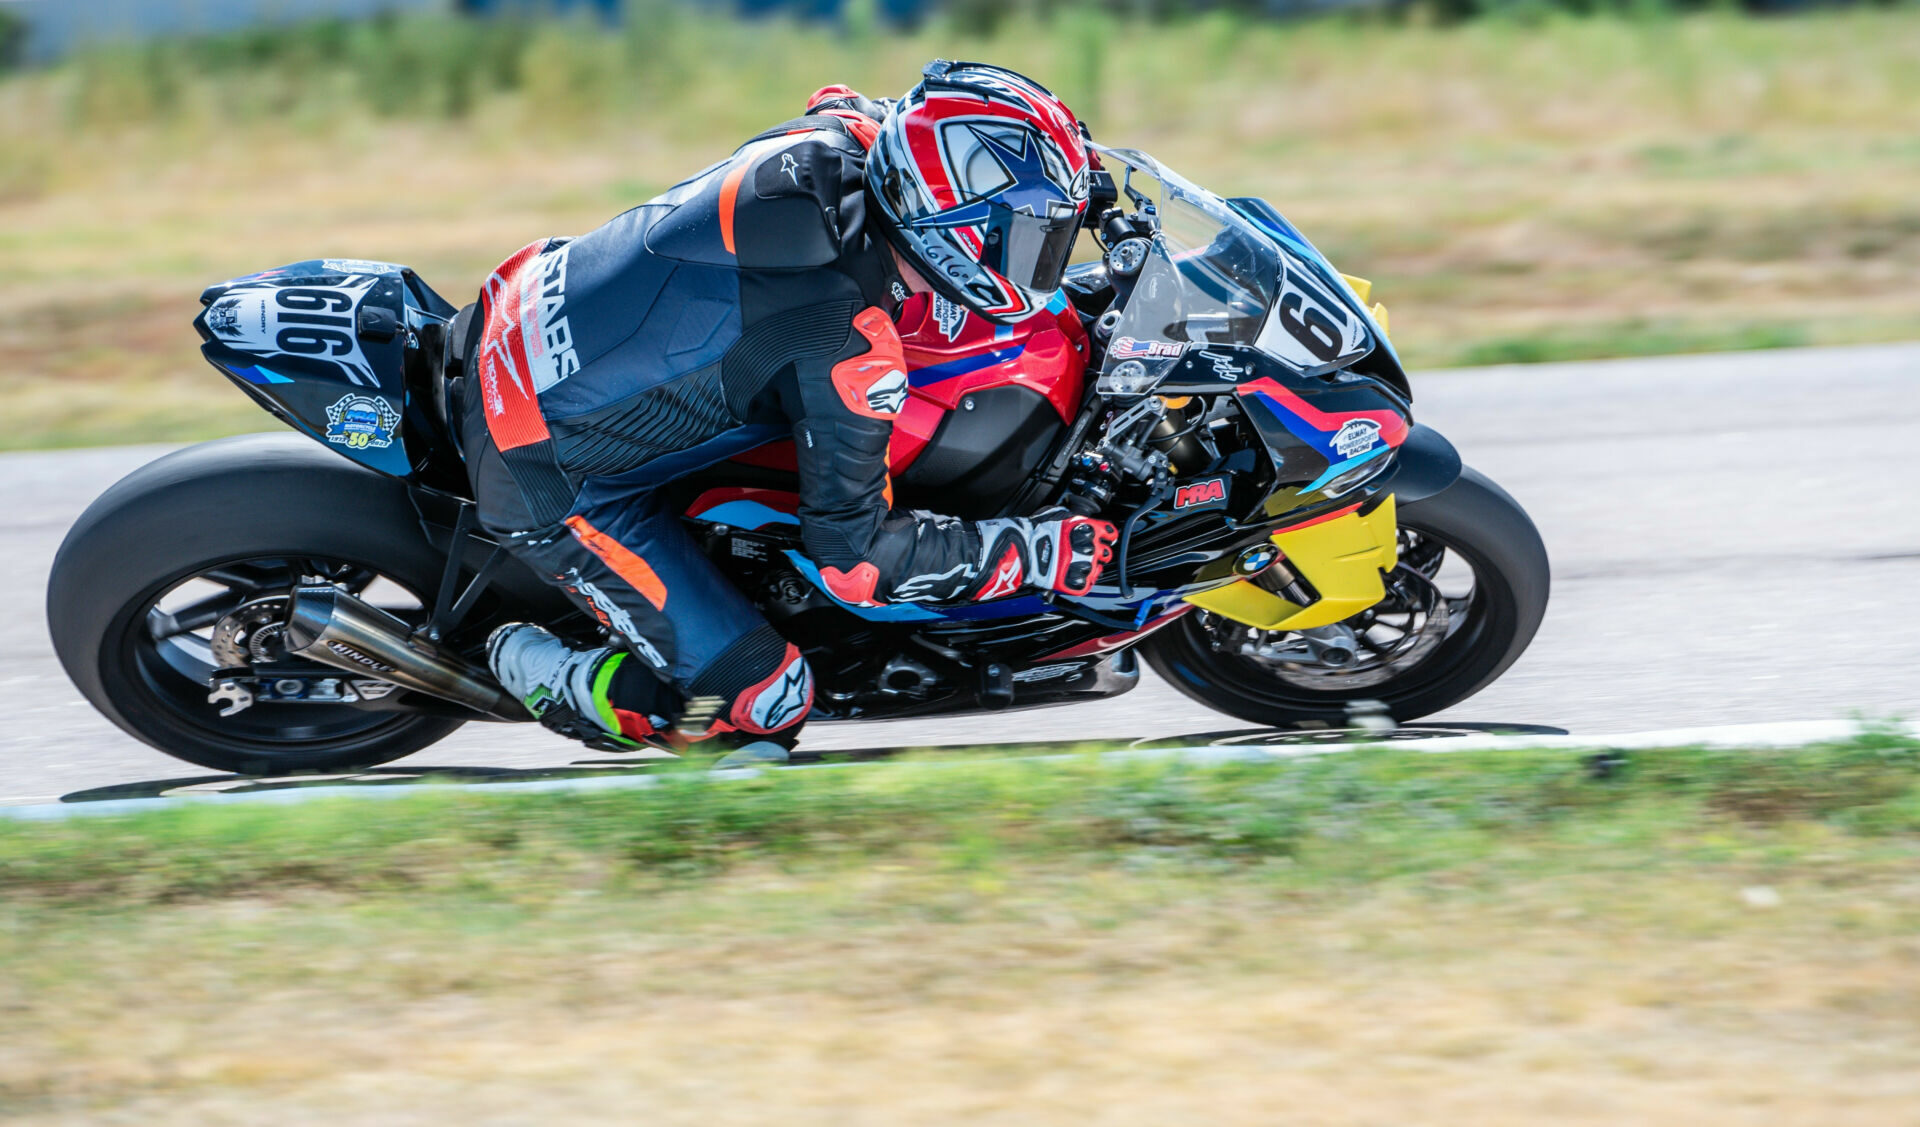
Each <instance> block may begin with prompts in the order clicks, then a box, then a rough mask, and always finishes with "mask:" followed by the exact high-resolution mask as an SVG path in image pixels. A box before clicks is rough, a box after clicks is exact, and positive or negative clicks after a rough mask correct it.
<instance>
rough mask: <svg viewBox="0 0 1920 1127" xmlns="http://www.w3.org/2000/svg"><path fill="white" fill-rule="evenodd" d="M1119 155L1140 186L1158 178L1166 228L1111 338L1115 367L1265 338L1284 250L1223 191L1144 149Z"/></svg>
mask: <svg viewBox="0 0 1920 1127" xmlns="http://www.w3.org/2000/svg"><path fill="white" fill-rule="evenodd" d="M1116 155H1121V156H1122V159H1123V160H1125V161H1126V163H1127V164H1129V165H1130V166H1132V171H1131V174H1130V175H1129V176H1128V179H1129V180H1130V181H1131V182H1132V186H1133V187H1134V188H1135V189H1136V190H1141V189H1142V188H1149V189H1150V188H1151V187H1154V186H1156V185H1155V184H1153V183H1152V182H1157V187H1158V188H1159V192H1158V195H1159V199H1158V201H1157V208H1158V211H1159V215H1160V231H1159V233H1158V234H1156V235H1155V236H1154V239H1153V251H1152V253H1150V254H1149V255H1148V257H1147V263H1146V265H1145V266H1143V267H1142V268H1141V270H1140V279H1139V282H1138V283H1137V284H1136V285H1135V287H1134V291H1133V296H1132V297H1130V298H1129V299H1128V301H1127V306H1126V309H1125V311H1124V312H1123V313H1122V314H1121V318H1120V323H1119V324H1118V325H1116V326H1115V327H1114V330H1113V338H1112V340H1111V341H1110V342H1109V343H1108V346H1107V365H1108V367H1109V369H1110V368H1111V367H1112V366H1113V365H1114V364H1116V363H1118V362H1120V361H1122V360H1128V359H1139V360H1146V361H1156V360H1157V361H1163V362H1170V361H1171V360H1173V359H1174V358H1177V357H1178V356H1179V354H1180V353H1181V352H1182V351H1184V349H1183V348H1181V347H1179V346H1182V345H1186V344H1252V343H1254V342H1255V341H1256V340H1258V339H1259V336H1260V330H1261V327H1262V326H1263V325H1264V324H1265V323H1266V318H1267V309H1268V307H1269V306H1270V305H1272V303H1273V295H1274V288H1275V283H1276V282H1277V281H1278V280H1279V278H1280V276H1281V273H1282V269H1283V268H1282V265H1281V259H1280V252H1279V250H1278V248H1276V247H1275V246H1274V245H1273V242H1272V241H1271V240H1269V239H1268V238H1267V237H1266V236H1265V235H1263V234H1261V233H1260V231H1259V229H1258V228H1256V227H1254V226H1253V225H1252V224H1251V223H1249V222H1247V221H1246V220H1245V219H1243V218H1241V217H1240V216H1239V215H1238V214H1237V213H1235V212H1234V211H1232V210H1231V209H1230V208H1228V207H1227V206H1226V205H1225V204H1224V203H1222V202H1220V200H1219V199H1218V197H1215V196H1213V195H1212V194H1211V193H1209V192H1207V191H1206V190H1205V189H1202V188H1198V187H1195V186H1194V185H1191V184H1189V183H1187V182H1186V181H1184V180H1182V179H1181V178H1180V177H1179V176H1177V175H1175V174H1173V173H1171V172H1168V171H1166V170H1165V169H1163V168H1161V167H1160V166H1159V165H1157V164H1155V163H1153V161H1152V159H1151V158H1149V157H1146V155H1145V154H1143V153H1132V152H1128V153H1124V154H1116ZM1136 162H1137V163H1136ZM1143 194H1148V195H1151V194H1152V193H1151V191H1146V192H1143ZM1153 366H1155V367H1160V366H1165V364H1164V363H1163V364H1156V365H1153Z"/></svg>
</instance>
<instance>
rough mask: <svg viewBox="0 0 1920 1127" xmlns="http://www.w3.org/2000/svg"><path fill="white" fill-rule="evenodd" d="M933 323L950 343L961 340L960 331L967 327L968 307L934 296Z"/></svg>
mask: <svg viewBox="0 0 1920 1127" xmlns="http://www.w3.org/2000/svg"><path fill="white" fill-rule="evenodd" d="M933 323H934V324H936V325H938V326H940V335H941V336H943V337H946V338H947V340H948V341H949V342H951V341H956V340H959V339H960V330H961V329H963V328H965V327H966V324H967V310H966V307H965V306H963V305H961V304H960V303H959V302H957V301H948V300H947V299H946V298H944V297H941V296H940V295H939V294H935V295H934V296H933Z"/></svg>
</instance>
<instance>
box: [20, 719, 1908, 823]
mask: <svg viewBox="0 0 1920 1127" xmlns="http://www.w3.org/2000/svg"><path fill="white" fill-rule="evenodd" d="M1881 727H1882V729H1884V730H1890V731H1894V732H1897V733H1901V734H1905V735H1908V736H1915V737H1920V724H1915V723H1891V724H1885V725H1882V726H1881ZM1865 730H1866V727H1865V726H1864V725H1862V724H1861V723H1859V722H1857V721H1846V720H1804V721H1801V720H1795V721H1783V722H1776V723H1768V724H1729V725H1719V726H1713V727H1696V728H1664V729H1660V730H1658V731H1651V732H1629V733H1622V734H1618V735H1607V736H1581V735H1565V736H1543V735H1520V736H1501V735H1485V734H1480V733H1472V734H1468V735H1461V736H1436V737H1431V738H1422V739H1418V740H1405V739H1401V740H1395V739H1392V738H1387V739H1381V740H1371V741H1367V740H1362V741H1354V742H1351V743H1294V744H1281V745H1271V746H1270V745H1256V744H1227V745H1212V746H1204V747H1155V748H1131V749H1126V750H1121V751H1104V752H1096V753H1094V754H1095V755H1096V756H1097V757H1098V758H1100V759H1103V760H1112V761H1115V762H1124V761H1138V760H1155V759H1179V760H1182V761H1183V762H1188V763H1194V764H1200V765H1213V764H1220V763H1250V762H1262V761H1266V762H1271V761H1275V760H1284V759H1304V758H1309V757H1312V756H1318V755H1336V754H1342V753H1346V752H1354V751H1364V750H1396V751H1418V752H1424V753H1433V754H1441V753H1451V752H1462V751H1541V750H1546V751H1569V752H1573V751H1586V752H1594V751H1634V750H1647V749H1652V748H1666V747H1718V748H1779V747H1798V746H1801V745H1803V744H1817V743H1832V742H1837V741H1841V740H1847V739H1852V738H1853V737H1855V736H1857V735H1860V734H1861V733H1862V732H1864V731H1865ZM1250 738H1253V737H1250ZM933 750H943V751H944V750H953V749H946V748H940V749H933ZM1083 756H1084V753H1064V754H1058V755H1023V756H1016V757H1010V758H1003V759H1000V760H998V761H999V762H1008V763H1039V762H1048V761H1057V760H1073V759H1080V758H1083ZM982 758H983V759H984V758H987V757H985V756H983V757H982ZM886 762H887V761H886V760H870V761H864V762H858V763H811V764H796V765H794V766H792V767H782V768H773V769H774V770H783V771H820V770H832V771H838V770H850V769H858V768H866V767H875V766H881V765H884V764H885V763H886ZM967 762H969V761H968V760H964V759H958V758H955V759H946V760H941V761H939V762H936V763H918V764H894V766H908V767H946V766H959V765H963V764H965V763H967ZM765 769H766V768H746V769H741V770H733V771H719V772H714V773H712V775H711V776H710V777H711V778H712V779H713V780H715V781H728V780H733V779H750V778H753V777H755V776H757V775H758V774H759V773H760V771H761V770H765ZM234 781H235V783H236V784H243V785H244V784H245V783H246V782H247V781H248V780H246V779H244V778H243V777H241V776H235V779H234ZM659 783H660V777H659V776H658V775H613V776H604V777H598V778H595V777H588V778H573V779H534V780H527V781H523V782H498V783H427V784H424V785H418V784H408V783H379V784H372V785H360V786H299V785H294V786H288V787H285V788H282V789H273V790H258V791H249V792H246V793H241V794H230V793H221V792H217V791H216V792H207V791H195V792H192V793H185V794H175V795H165V796H161V797H159V798H131V799H108V800H103V801H98V802H42V801H36V800H31V799H29V800H26V801H25V802H22V801H20V800H0V818H16V819H22V820H31V821H41V820H52V819H61V818H70V817H76V816H97V815H107V814H132V813H139V812H142V811H152V810H164V809H168V808H170V807H179V806H182V805H186V804H189V803H191V804H195V805H214V806H229V805H235V804H238V803H277V804H285V803H295V802H310V801H313V800H315V799H321V798H404V797H408V796H417V795H420V794H422V793H425V792H427V791H432V792H436V793H438V792H445V791H448V790H457V791H462V792H482V793H488V794H540V793H552V792H580V791H596V790H619V789H627V788H633V787H650V786H658V785H659ZM266 785H269V786H270V785H271V783H267V784H266Z"/></svg>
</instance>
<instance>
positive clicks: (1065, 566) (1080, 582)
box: [1027, 514, 1120, 595]
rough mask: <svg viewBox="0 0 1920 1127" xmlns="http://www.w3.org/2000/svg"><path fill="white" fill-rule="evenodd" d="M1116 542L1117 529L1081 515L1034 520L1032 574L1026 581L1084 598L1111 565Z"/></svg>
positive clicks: (1118, 538) (1109, 524) (1102, 521)
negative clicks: (1102, 572)
mask: <svg viewBox="0 0 1920 1127" xmlns="http://www.w3.org/2000/svg"><path fill="white" fill-rule="evenodd" d="M1049 515H1051V514H1049ZM1119 541H1120V530H1119V529H1118V528H1115V527H1114V525H1113V522H1112V521H1106V520H1099V519H1097V518H1095V517H1082V516H1063V517H1060V518H1058V519H1039V520H1035V521H1034V522H1033V538H1032V544H1033V553H1032V557H1031V558H1032V559H1033V571H1032V573H1031V574H1030V575H1029V576H1028V577H1027V582H1029V583H1031V584H1032V585H1033V586H1035V587H1048V588H1052V589H1053V590H1055V591H1058V592H1060V593H1061V594H1064V595H1084V594H1086V593H1087V592H1088V591H1091V590H1093V585H1094V584H1095V583H1098V582H1099V581H1100V573H1101V571H1102V570H1104V569H1105V568H1106V566H1107V565H1108V564H1109V563H1112V562H1113V556H1114V545H1115V544H1117V543H1119Z"/></svg>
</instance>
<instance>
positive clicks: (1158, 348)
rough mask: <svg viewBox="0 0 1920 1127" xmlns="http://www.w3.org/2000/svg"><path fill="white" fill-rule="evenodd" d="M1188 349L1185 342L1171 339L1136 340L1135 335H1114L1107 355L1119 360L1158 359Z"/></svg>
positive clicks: (1176, 354) (1175, 354)
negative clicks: (1181, 342) (1178, 342)
mask: <svg viewBox="0 0 1920 1127" xmlns="http://www.w3.org/2000/svg"><path fill="white" fill-rule="evenodd" d="M1186 350H1187V346H1186V345H1184V344H1177V343H1175V342H1173V341H1170V340H1136V339H1134V338H1133V337H1114V338H1113V344H1112V345H1110V346H1108V348H1107V355H1108V356H1111V357H1114V358H1115V359H1119V360H1140V359H1157V358H1164V357H1173V356H1178V355H1180V354H1181V353H1183V352H1185V351H1186Z"/></svg>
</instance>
